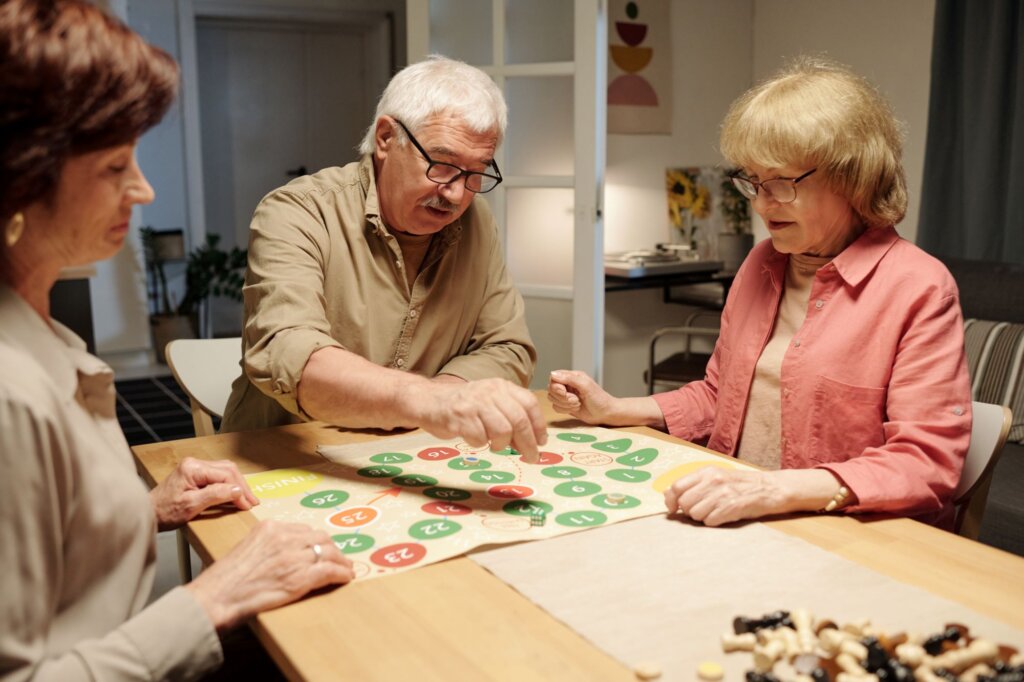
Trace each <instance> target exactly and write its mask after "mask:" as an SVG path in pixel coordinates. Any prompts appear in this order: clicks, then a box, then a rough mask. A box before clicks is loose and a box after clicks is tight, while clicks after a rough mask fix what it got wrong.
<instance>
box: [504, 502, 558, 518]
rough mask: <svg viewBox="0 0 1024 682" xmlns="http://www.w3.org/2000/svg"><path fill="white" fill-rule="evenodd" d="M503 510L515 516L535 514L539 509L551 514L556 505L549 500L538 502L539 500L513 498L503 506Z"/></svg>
mask: <svg viewBox="0 0 1024 682" xmlns="http://www.w3.org/2000/svg"><path fill="white" fill-rule="evenodd" d="M502 510H503V511H504V512H505V513H506V514H512V515H513V516H533V515H534V514H535V513H537V512H539V511H542V512H544V513H545V514H550V513H551V512H552V510H554V507H552V506H551V505H550V504H548V503H547V502H538V501H537V500H512V501H511V502H508V503H507V504H506V505H505V506H504V507H502Z"/></svg>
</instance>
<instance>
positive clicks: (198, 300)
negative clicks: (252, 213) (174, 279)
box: [177, 234, 248, 338]
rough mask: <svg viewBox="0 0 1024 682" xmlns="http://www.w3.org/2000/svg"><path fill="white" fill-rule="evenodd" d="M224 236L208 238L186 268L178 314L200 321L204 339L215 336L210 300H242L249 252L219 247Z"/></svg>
mask: <svg viewBox="0 0 1024 682" xmlns="http://www.w3.org/2000/svg"><path fill="white" fill-rule="evenodd" d="M219 243H220V235H216V234H208V235H206V243H205V244H203V245H202V246H200V247H199V248H197V249H193V251H192V253H190V254H189V256H188V265H187V266H186V268H185V295H184V296H183V297H182V299H181V303H180V304H178V310H177V312H178V314H179V315H188V316H190V317H191V318H193V319H195V320H197V324H196V332H197V333H198V335H199V337H200V338H209V337H211V336H212V335H213V334H212V332H213V328H212V327H213V326H212V323H211V320H210V305H209V303H210V298H211V297H213V296H222V297H224V298H230V299H231V300H234V301H241V300H242V284H243V283H244V279H243V276H242V273H243V272H244V270H245V266H246V262H247V258H248V252H247V250H246V249H239V248H238V247H237V246H236V247H234V248H233V249H231V251H224V250H222V249H221V248H219V247H218V244H219Z"/></svg>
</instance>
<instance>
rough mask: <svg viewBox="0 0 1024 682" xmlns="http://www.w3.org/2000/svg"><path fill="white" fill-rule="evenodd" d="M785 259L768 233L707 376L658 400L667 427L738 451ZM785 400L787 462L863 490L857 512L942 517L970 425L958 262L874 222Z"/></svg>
mask: <svg viewBox="0 0 1024 682" xmlns="http://www.w3.org/2000/svg"><path fill="white" fill-rule="evenodd" d="M787 261H788V256H786V255H785V254H781V253H778V252H777V251H775V249H774V248H772V245H771V241H770V240H765V241H764V242H762V243H760V244H758V245H757V246H756V247H755V248H754V250H753V251H752V252H751V254H750V256H749V257H748V258H747V259H746V261H745V262H744V263H743V266H742V267H741V268H740V271H739V273H738V274H737V276H736V280H735V282H734V283H733V286H732V289H731V291H730V292H729V300H728V301H727V303H726V306H725V310H724V311H723V313H722V332H721V335H720V336H719V339H718V343H717V344H716V346H715V351H714V353H713V354H712V357H711V360H710V361H709V362H708V367H707V373H706V376H705V378H704V380H703V381H695V382H693V383H690V384H687V385H685V386H683V387H682V388H680V389H678V390H676V391H671V392H669V393H661V394H658V395H656V396H654V398H655V400H656V401H657V402H658V405H659V406H660V407H661V411H662V413H663V414H664V415H665V423H666V424H667V425H668V431H669V433H671V434H672V435H674V436H678V437H679V438H683V439H685V440H689V441H699V442H703V441H704V440H707V445H708V447H709V448H711V449H712V450H717V451H719V452H724V453H727V454H730V455H735V453H736V446H737V441H738V439H739V436H740V430H741V428H742V426H743V421H744V416H745V412H746V408H747V401H748V398H749V393H750V386H751V382H752V380H753V376H754V368H755V366H756V364H757V359H758V358H759V357H760V355H761V351H762V350H763V349H764V347H765V345H766V344H767V342H768V339H769V337H770V336H771V332H772V326H773V324H774V322H775V318H776V314H777V312H778V307H779V300H780V299H781V297H782V287H783V281H784V275H785V269H786V263H787ZM780 400H781V402H782V428H781V442H780V447H781V465H782V468H783V469H802V468H810V467H821V468H825V469H828V470H829V471H831V472H832V473H834V474H835V475H836V476H838V477H839V478H841V479H842V480H843V482H844V483H845V484H846V485H847V486H848V487H849V488H850V489H851V490H852V491H853V492H854V493H855V494H856V496H857V498H858V503H857V504H856V505H855V506H853V505H851V506H849V507H846V508H845V509H846V510H848V511H865V512H868V511H871V512H881V511H884V512H896V513H900V514H907V515H910V514H913V515H928V516H930V517H932V520H934V519H935V518H937V517H938V516H940V514H939V512H940V511H943V510H944V507H948V506H949V504H950V500H951V497H952V494H953V491H954V489H955V488H956V485H957V482H958V481H959V480H960V471H961V469H962V467H963V460H964V456H965V455H966V453H967V446H968V442H969V440H970V431H971V392H970V382H969V380H968V376H967V364H966V362H965V358H964V334H963V320H962V319H961V314H960V304H959V298H958V294H957V288H956V283H955V282H954V281H953V278H952V276H951V275H950V274H949V272H948V271H947V270H946V268H945V267H944V266H943V265H942V264H941V263H939V261H937V260H936V259H934V258H932V257H931V256H929V255H928V254H926V253H925V252H924V251H922V250H921V249H919V248H917V247H916V246H914V245H913V244H911V243H910V242H908V241H906V240H904V239H901V238H900V237H899V235H897V234H896V230H895V229H893V228H891V227H890V228H885V229H873V230H871V229H869V230H867V231H866V232H865V233H864V234H863V235H862V236H861V237H860V238H859V239H857V241H855V242H854V243H853V244H851V245H850V246H849V247H847V248H846V250H845V251H843V252H842V253H840V254H839V255H838V256H836V257H835V258H834V259H833V260H832V262H831V263H829V264H828V265H825V266H824V267H822V268H821V269H820V270H819V271H818V273H817V275H816V276H815V278H814V282H813V284H812V286H811V296H810V301H809V303H808V306H807V318H806V319H805V321H804V323H803V325H802V326H801V327H800V328H799V330H797V333H796V334H795V335H794V336H793V339H792V341H791V342H790V345H789V348H788V349H787V351H786V355H785V358H784V359H783V363H782V375H781V395H780ZM945 511H948V509H947V510H945ZM943 515H944V514H943Z"/></svg>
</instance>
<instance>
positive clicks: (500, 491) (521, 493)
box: [487, 485, 533, 500]
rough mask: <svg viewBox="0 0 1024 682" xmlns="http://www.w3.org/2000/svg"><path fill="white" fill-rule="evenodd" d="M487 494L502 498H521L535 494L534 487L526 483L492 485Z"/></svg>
mask: <svg viewBox="0 0 1024 682" xmlns="http://www.w3.org/2000/svg"><path fill="white" fill-rule="evenodd" d="M487 494H488V495H490V496H491V497H497V498H498V499H501V500H519V499H522V498H524V497H529V496H530V495H533V488H529V487H527V486H525V485H492V486H491V487H490V488H488V489H487Z"/></svg>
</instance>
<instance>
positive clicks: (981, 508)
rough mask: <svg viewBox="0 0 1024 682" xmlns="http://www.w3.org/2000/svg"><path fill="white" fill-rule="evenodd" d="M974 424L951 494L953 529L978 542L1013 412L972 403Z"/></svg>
mask: <svg viewBox="0 0 1024 682" xmlns="http://www.w3.org/2000/svg"><path fill="white" fill-rule="evenodd" d="M971 406H972V410H973V413H974V423H973V424H972V425H971V444H970V446H969V447H968V448H967V458H966V459H965V460H964V470H963V473H962V474H961V475H960V484H959V485H958V486H957V488H956V492H955V493H953V504H954V506H955V507H956V516H955V517H954V519H955V520H954V522H953V527H954V530H955V531H956V532H957V533H958V534H959V535H962V536H964V537H966V538H970V539H972V540H977V539H978V531H979V530H980V528H981V517H982V515H983V514H984V513H985V503H986V502H987V500H988V489H989V485H991V483H992V472H993V471H994V470H995V468H996V463H998V461H999V455H1000V454H1002V452H1003V445H1005V444H1006V436H1007V434H1008V433H1009V432H1010V423H1011V420H1012V417H1013V415H1012V413H1011V412H1010V410H1009V408H1006V407H1003V406H1002V405H991V404H989V403H979V402H977V401H975V402H973V403H971Z"/></svg>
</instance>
